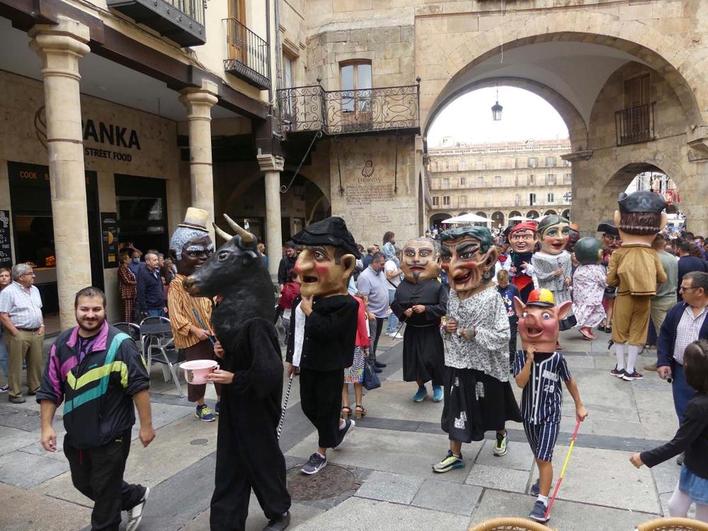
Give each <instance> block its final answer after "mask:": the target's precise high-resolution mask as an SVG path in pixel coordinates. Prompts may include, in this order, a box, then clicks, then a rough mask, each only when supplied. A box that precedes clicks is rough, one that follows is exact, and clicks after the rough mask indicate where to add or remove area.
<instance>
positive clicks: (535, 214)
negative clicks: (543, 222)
mask: <svg viewBox="0 0 708 531" xmlns="http://www.w3.org/2000/svg"><path fill="white" fill-rule="evenodd" d="M526 217H527V218H530V219H538V218H539V217H541V216H540V214H539V213H538V210H529V211H528V212H526Z"/></svg>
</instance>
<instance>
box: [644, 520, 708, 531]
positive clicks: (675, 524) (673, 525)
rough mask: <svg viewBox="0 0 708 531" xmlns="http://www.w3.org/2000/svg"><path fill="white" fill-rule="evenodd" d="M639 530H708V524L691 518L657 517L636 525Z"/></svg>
mask: <svg viewBox="0 0 708 531" xmlns="http://www.w3.org/2000/svg"><path fill="white" fill-rule="evenodd" d="M636 529H637V531H708V524H707V523H705V522H699V521H698V520H692V519H691V518H677V517H674V518H657V519H656V520H651V521H649V522H645V523H643V524H639V525H638V526H637V527H636Z"/></svg>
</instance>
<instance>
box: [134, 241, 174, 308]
mask: <svg viewBox="0 0 708 531" xmlns="http://www.w3.org/2000/svg"><path fill="white" fill-rule="evenodd" d="M159 264H160V259H159V257H158V256H157V253H156V252H155V251H148V252H147V253H145V263H144V264H142V265H141V266H140V268H139V269H138V274H137V275H136V281H137V291H138V295H137V300H136V302H137V307H138V315H140V317H141V318H142V317H157V316H162V317H164V316H165V314H166V313H167V307H166V306H167V301H166V300H165V287H164V286H163V284H162V278H161V277H160V265H159Z"/></svg>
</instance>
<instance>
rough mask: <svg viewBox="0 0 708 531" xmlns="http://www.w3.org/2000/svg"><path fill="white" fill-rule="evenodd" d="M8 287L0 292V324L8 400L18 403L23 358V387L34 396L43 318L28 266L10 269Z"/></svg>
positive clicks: (39, 371) (38, 382)
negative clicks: (25, 384) (5, 332)
mask: <svg viewBox="0 0 708 531" xmlns="http://www.w3.org/2000/svg"><path fill="white" fill-rule="evenodd" d="M12 280H13V282H12V284H10V285H9V286H8V287H6V288H5V289H4V290H2V292H0V322H1V323H2V326H4V327H5V329H6V330H7V334H5V338H6V342H7V350H8V354H9V360H8V361H9V363H8V375H7V379H8V385H9V386H10V389H9V400H10V402H12V403H14V404H22V403H24V402H25V399H24V398H23V396H22V388H21V378H22V360H23V359H24V357H25V356H27V387H28V393H27V394H29V395H35V394H37V389H39V386H40V385H41V383H42V382H41V378H42V344H43V342H44V317H43V316H42V297H41V296H40V294H39V290H38V289H37V287H36V286H34V270H33V269H32V266H31V265H29V264H17V265H16V266H14V267H13V268H12Z"/></svg>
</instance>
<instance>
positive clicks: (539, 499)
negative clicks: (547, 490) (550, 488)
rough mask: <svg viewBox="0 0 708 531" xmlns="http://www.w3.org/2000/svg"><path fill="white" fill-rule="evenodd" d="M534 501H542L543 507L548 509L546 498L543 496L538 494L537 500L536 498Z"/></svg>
mask: <svg viewBox="0 0 708 531" xmlns="http://www.w3.org/2000/svg"><path fill="white" fill-rule="evenodd" d="M536 501H542V502H543V505H545V506H546V507H548V496H544V495H543V494H539V495H538V498H536Z"/></svg>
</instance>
